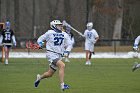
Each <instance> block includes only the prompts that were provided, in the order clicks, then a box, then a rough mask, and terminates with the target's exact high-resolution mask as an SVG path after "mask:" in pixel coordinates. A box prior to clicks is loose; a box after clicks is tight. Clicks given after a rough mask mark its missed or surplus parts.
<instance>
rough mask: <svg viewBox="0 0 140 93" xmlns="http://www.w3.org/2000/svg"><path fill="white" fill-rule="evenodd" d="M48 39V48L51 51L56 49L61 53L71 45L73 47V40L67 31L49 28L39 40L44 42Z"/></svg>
mask: <svg viewBox="0 0 140 93" xmlns="http://www.w3.org/2000/svg"><path fill="white" fill-rule="evenodd" d="M44 40H45V41H46V49H47V50H50V51H54V52H56V53H61V54H63V52H64V51H65V50H66V51H67V49H69V47H71V42H69V41H70V38H69V36H68V34H67V33H66V32H61V33H58V32H55V31H54V30H48V31H47V32H46V33H45V34H43V35H41V36H40V37H39V38H38V40H37V42H38V43H39V42H43V41H44ZM65 45H67V48H65Z"/></svg>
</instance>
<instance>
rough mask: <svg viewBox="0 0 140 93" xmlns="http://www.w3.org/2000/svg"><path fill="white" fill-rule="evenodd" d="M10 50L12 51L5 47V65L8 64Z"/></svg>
mask: <svg viewBox="0 0 140 93" xmlns="http://www.w3.org/2000/svg"><path fill="white" fill-rule="evenodd" d="M9 50H10V47H8V46H4V51H5V64H8V59H9Z"/></svg>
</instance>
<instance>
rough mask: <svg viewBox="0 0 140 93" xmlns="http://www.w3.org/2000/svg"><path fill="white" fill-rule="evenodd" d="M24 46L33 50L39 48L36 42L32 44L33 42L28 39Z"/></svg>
mask: <svg viewBox="0 0 140 93" xmlns="http://www.w3.org/2000/svg"><path fill="white" fill-rule="evenodd" d="M26 48H27V49H33V50H35V49H39V48H40V47H39V45H38V44H36V43H35V44H34V43H33V42H31V41H28V42H26Z"/></svg>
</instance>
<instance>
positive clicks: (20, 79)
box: [0, 59, 140, 93]
mask: <svg viewBox="0 0 140 93" xmlns="http://www.w3.org/2000/svg"><path fill="white" fill-rule="evenodd" d="M84 61H85V59H71V62H70V63H66V70H65V83H67V84H69V85H70V89H69V90H66V91H64V93H140V70H137V71H135V72H132V71H131V68H132V65H133V62H134V59H95V60H93V64H92V65H91V66H85V65H84ZM47 68H48V65H47V60H46V59H10V63H9V65H6V66H5V65H4V64H2V63H0V93H62V91H61V90H60V87H59V79H58V71H57V72H56V74H55V75H54V76H53V77H52V78H50V79H44V80H42V81H41V83H40V85H39V87H38V88H34V80H35V79H36V74H38V73H40V74H41V73H43V72H44V71H45V70H47Z"/></svg>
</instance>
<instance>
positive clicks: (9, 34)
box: [0, 21, 16, 65]
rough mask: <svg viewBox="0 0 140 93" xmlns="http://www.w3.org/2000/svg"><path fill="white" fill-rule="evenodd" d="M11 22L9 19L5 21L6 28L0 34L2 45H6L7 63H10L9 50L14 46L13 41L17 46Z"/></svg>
mask: <svg viewBox="0 0 140 93" xmlns="http://www.w3.org/2000/svg"><path fill="white" fill-rule="evenodd" d="M10 25H11V24H10V22H9V21H7V22H6V23H5V29H3V30H2V32H1V36H0V45H3V46H4V51H5V64H6V65H7V64H8V59H9V51H10V49H11V47H12V43H13V45H14V46H16V39H15V35H14V32H13V30H11V29H10Z"/></svg>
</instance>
